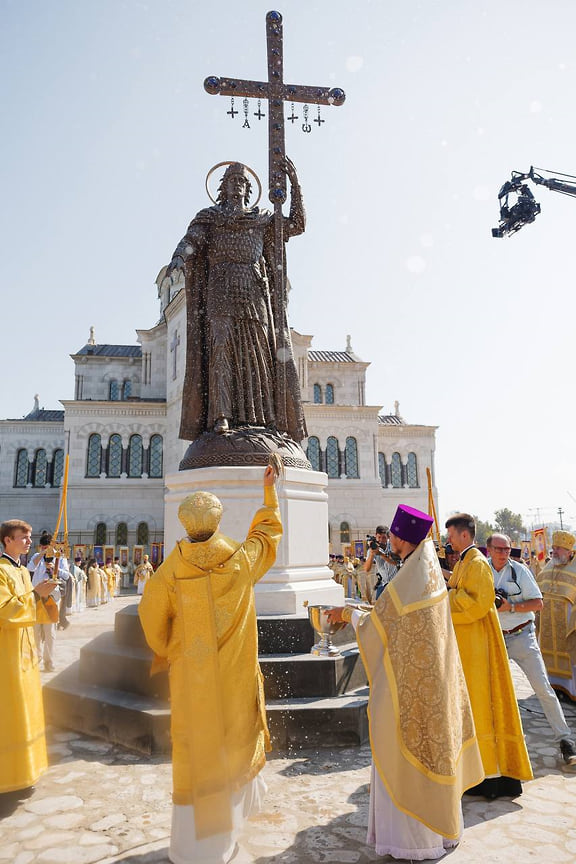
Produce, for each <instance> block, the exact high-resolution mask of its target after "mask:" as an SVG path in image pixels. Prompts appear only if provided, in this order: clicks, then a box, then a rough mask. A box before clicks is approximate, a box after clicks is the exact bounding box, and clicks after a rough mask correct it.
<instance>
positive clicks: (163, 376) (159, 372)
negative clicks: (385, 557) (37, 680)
mask: <svg viewBox="0 0 576 864" xmlns="http://www.w3.org/2000/svg"><path fill="white" fill-rule="evenodd" d="M164 272H165V271H164V270H162V271H161V272H160V274H159V276H158V280H157V285H158V286H159V288H158V294H159V298H160V319H159V321H158V323H157V324H156V325H155V326H154V327H152V328H151V329H148V330H137V337H138V343H139V344H135V345H107V344H97V342H96V339H95V337H94V333H93V331H91V334H90V338H89V340H88V342H87V343H86V344H85V345H84V346H82V347H81V348H80V349H79V350H78V351H77V352H76V353H75V354H72V355H71V357H72V360H73V363H74V374H75V386H74V399H71V400H62V403H61V404H62V406H63V408H62V410H45V409H43V408H40V406H39V403H38V400H37V399H35V404H34V408H33V410H32V411H31V412H30V413H29V414H27V415H26V416H25V417H24V418H22V419H17V420H2V421H0V517H1V519H2V520H4V519H11V518H20V519H25V520H26V521H28V522H30V524H31V525H32V526H33V528H34V539H35V540H36V539H37V537H38V535H39V534H40V532H41V531H42V530H44V529H45V530H48V531H52V530H53V529H54V526H55V524H56V519H57V515H58V508H59V500H60V489H61V485H62V481H63V472H64V453H65V452H66V450H68V452H69V454H70V465H69V477H68V508H67V509H68V529H69V538H70V542H71V543H72V544H83V545H85V546H86V547H87V548H88V547H90V546H92V545H101V546H105V545H108V546H113V547H115V549H117V548H119V547H120V546H124V547H126V546H128V547H129V548H132V547H133V546H135V545H139V546H142V547H144V550H145V551H148V550H149V548H150V546H151V544H153V543H161V542H162V541H163V529H164V477H165V475H166V474H168V473H172V472H175V471H177V470H178V465H179V462H180V459H181V458H182V456H183V455H184V452H185V450H186V448H187V446H188V442H186V441H181V440H180V439H179V438H178V429H179V426H180V404H181V399H182V386H183V380H184V367H185V357H186V308H185V296H184V291H183V290H182V289H183V283H182V282H180V283H176V284H175V285H169V284H168V282H167V280H164ZM292 342H293V348H294V356H295V361H296V366H297V370H298V375H299V378H300V386H301V391H302V399H303V402H304V410H305V415H306V423H307V426H308V433H309V437H308V439H306V440H305V441H303V442H302V443H303V447H304V449H305V450H306V453H307V455H308V459H309V460H310V462H311V464H312V467H313V468H315V469H317V470H321V471H325V472H326V474H327V475H328V508H329V532H330V548H331V551H332V552H334V553H335V554H339V553H340V552H341V551H342V550H343V549H345V548H346V547H348V546H349V545H350V544H353V543H354V541H357V540H362V539H364V538H365V535H366V534H373V533H374V528H375V527H376V525H377V524H389V522H390V520H391V519H392V516H393V515H394V511H395V509H396V506H397V505H398V504H400V503H404V504H410V505H411V506H414V507H418V508H420V509H423V510H427V509H428V487H427V478H426V469H427V468H429V469H430V471H431V473H432V478H433V482H434V479H435V478H434V450H435V434H436V427H435V426H426V425H420V424H411V423H407V422H406V421H405V420H404V419H403V418H402V417H401V416H400V411H399V406H398V403H396V404H395V409H394V412H393V413H392V414H382V413H381V408H380V407H379V406H375V405H366V401H365V384H366V372H367V369H368V367H369V365H370V364H369V363H367V362H365V361H363V360H361V359H360V358H359V357H357V356H356V354H355V353H354V351H353V349H352V347H351V344H350V339H349V338H348V342H347V345H346V347H345V349H344V350H326V351H323V350H317V349H316V348H313V347H312V336H307V335H304V334H301V333H298V332H296V331H294V330H292ZM433 491H434V494H435V495H436V491H435V488H434V489H433ZM303 542H305V540H303Z"/></svg>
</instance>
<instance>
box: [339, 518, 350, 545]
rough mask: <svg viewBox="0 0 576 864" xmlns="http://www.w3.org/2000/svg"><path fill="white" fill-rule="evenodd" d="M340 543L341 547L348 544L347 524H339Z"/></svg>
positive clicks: (348, 527) (348, 528)
mask: <svg viewBox="0 0 576 864" xmlns="http://www.w3.org/2000/svg"><path fill="white" fill-rule="evenodd" d="M340 543H342V545H344V544H347V543H350V525H349V523H348V522H341V523H340Z"/></svg>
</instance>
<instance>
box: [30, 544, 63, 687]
mask: <svg viewBox="0 0 576 864" xmlns="http://www.w3.org/2000/svg"><path fill="white" fill-rule="evenodd" d="M51 546H52V538H51V536H50V535H49V534H47V533H44V534H42V536H41V537H40V551H39V552H37V553H36V554H35V555H33V556H32V558H31V559H30V561H29V562H28V570H29V571H30V576H31V578H32V585H33V586H34V588H35V587H36V586H37V585H39V584H40V583H41V582H43V581H44V580H45V579H51V580H53V581H54V590H53V591H52V592H51V594H50V599H51V601H52V603H51V604H50V606H51V607H52V608H47V606H45V605H44V604H43V603H39V604H38V610H37V620H36V624H35V625H34V635H35V637H36V650H37V652H38V659H39V660H40V659H42V660H43V662H44V671H45V672H54V670H55V668H56V667H55V646H56V627H57V625H58V627H59V628H60V629H65V627H67V626H68V621H67V619H66V617H65V616H64V614H63V613H64V611H65V605H64V601H62V604H60V600H61V598H62V596H63V595H64V590H62V589H63V588H65V585H66V583H67V581H68V580H69V579H70V572H69V570H68V566H67V563H66V560H65V559H64V558H60V559H59V565H58V573H57V574H56V575H55V574H54V558H53V557H52V548H51ZM59 604H60V607H59ZM63 605H64V608H63V609H62V606H63ZM54 610H55V611H54ZM63 621H64V622H66V623H65V624H64V623H63Z"/></svg>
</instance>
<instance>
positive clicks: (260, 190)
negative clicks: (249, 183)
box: [206, 159, 262, 207]
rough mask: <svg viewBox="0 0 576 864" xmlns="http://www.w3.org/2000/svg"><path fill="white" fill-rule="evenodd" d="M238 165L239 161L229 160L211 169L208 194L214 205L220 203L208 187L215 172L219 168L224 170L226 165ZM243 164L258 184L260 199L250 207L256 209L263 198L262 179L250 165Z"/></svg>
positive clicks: (207, 176)
mask: <svg viewBox="0 0 576 864" xmlns="http://www.w3.org/2000/svg"><path fill="white" fill-rule="evenodd" d="M237 164H238V159H228V160H227V161H225V162H218V164H217V165H214V166H213V167H212V168H211V169H210V171H209V172H208V174H207V175H206V192H207V193H208V197H209V198H210V200H211V201H212V203H213V204H217V203H218V202H217V201H216V200H215V199H214V198H213V197H212V194H211V192H210V187H209V185H208V184H209V182H210V177H211V176H212V174H213V173H214V171H217V170H218V168H222V167H223V166H224V165H237ZM241 164H242V165H244V167H245V168H246V170H247V171H249V172H250V174H251V175H252V176H253V177H254V179H255V180H256V183H257V184H258V198H257V199H256V201H255V203H254V204H251V205H250V206H251V207H256V206H257V205H258V202H259V201H260V199H261V197H262V184H261V183H260V178H259V177H258V175H257V174H256V172H255V171H253V170H252V168H250V166H249V165H246V164H245V163H244V162H242V163H241Z"/></svg>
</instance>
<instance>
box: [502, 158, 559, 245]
mask: <svg viewBox="0 0 576 864" xmlns="http://www.w3.org/2000/svg"><path fill="white" fill-rule="evenodd" d="M538 171H545V172H546V174H550V175H551V176H550V177H544V176H542V174H539V173H537V172H538ZM560 178H568V179H560ZM527 180H531V181H532V183H534V184H535V185H536V186H546V188H547V189H550V190H552V191H553V192H561V193H562V194H563V195H570V196H571V197H572V198H576V177H574V176H573V175H572V174H560V173H557V174H554V172H552V171H548V169H546V168H534V167H533V166H531V167H530V170H529V171H528V173H527V174H522V173H521V172H520V171H513V172H512V177H511V179H510V180H508V181H507V182H506V183H504V185H503V186H502V188H501V189H500V191H499V193H498V201H499V202H500V222H499V223H498V227H497V228H493V229H492V236H493V237H506V235H510V236H511V235H512V234H515V233H516V231H519V230H520V228H523V227H524V225H528V224H529V223H530V222H534V220H535V219H536V216H537V215H538V213H540V204H539V203H538V202H537V201H536V199H535V198H534V195H533V193H532V190H531V189H530V186H529V185H528V184H527V183H526V181H527Z"/></svg>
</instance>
